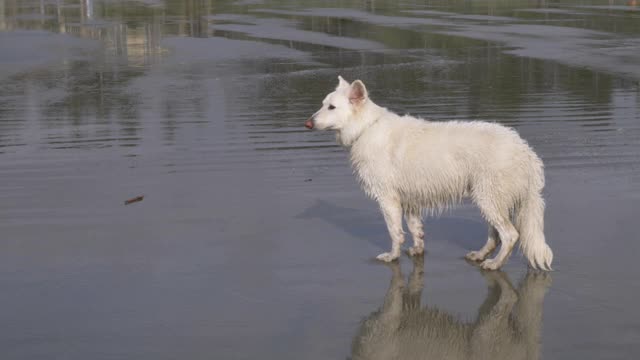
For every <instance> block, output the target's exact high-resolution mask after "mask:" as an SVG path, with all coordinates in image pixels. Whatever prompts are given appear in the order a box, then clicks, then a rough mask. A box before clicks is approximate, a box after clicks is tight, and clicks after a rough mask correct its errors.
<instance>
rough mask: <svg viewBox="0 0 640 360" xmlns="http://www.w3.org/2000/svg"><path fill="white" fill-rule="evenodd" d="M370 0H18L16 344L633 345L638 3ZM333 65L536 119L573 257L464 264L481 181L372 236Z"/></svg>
mask: <svg viewBox="0 0 640 360" xmlns="http://www.w3.org/2000/svg"><path fill="white" fill-rule="evenodd" d="M18 3H19V6H18ZM360 4H361V3H360V2H358V3H357V4H356V3H354V5H353V8H350V9H337V8H336V6H337V5H336V4H328V5H326V6H327V8H324V9H319V8H318V3H317V2H309V3H308V5H307V4H305V5H292V4H288V5H285V4H282V5H280V6H275V5H273V6H272V5H270V4H269V3H266V4H265V3H262V2H259V1H256V2H254V1H243V2H237V3H230V2H213V3H209V2H191V1H185V2H181V1H167V2H163V1H140V2H120V1H99V2H95V1H82V2H75V1H72V2H68V3H65V5H63V6H60V5H59V4H58V3H56V2H48V1H45V2H42V3H41V2H40V1H21V2H16V1H2V0H0V5H1V6H0V49H3V51H0V175H1V176H2V181H1V182H0V199H1V201H0V233H2V234H3V236H2V240H1V241H0V285H1V286H2V288H3V289H4V291H3V292H2V295H0V322H2V324H4V325H5V326H4V327H3V330H0V349H2V353H3V359H30V360H31V359H51V358H65V359H86V358H92V359H116V358H117V359H121V358H136V359H154V360H155V359H176V358H183V359H211V358H216V359H218V358H219V359H255V358H267V359H271V358H274V359H275V358H279V359H300V358H304V359H327V358H338V359H343V358H353V359H374V358H387V359H388V358H394V356H402V357H404V358H406V357H407V356H408V355H407V354H414V353H416V352H417V353H420V354H428V355H429V356H434V357H441V356H443V355H442V354H443V353H446V354H450V355H449V356H450V358H476V357H478V358H482V356H490V357H491V358H493V359H512V358H516V357H518V356H521V357H522V358H542V359H603V358H606V359H631V358H635V357H637V356H638V355H639V354H640V345H639V344H640V315H638V312H637V305H636V304H637V297H638V296H639V295H640V281H639V280H638V279H637V271H636V270H635V264H636V263H637V260H636V257H637V256H638V254H640V242H639V241H638V240H639V239H638V235H637V232H636V231H635V225H636V223H637V218H638V213H640V88H639V83H638V81H639V80H640V75H639V74H640V61H637V60H640V59H638V56H639V55H638V54H640V52H638V51H635V50H637V49H638V44H637V40H635V39H636V38H637V37H638V34H640V29H639V28H638V27H637V22H638V21H639V20H640V18H639V17H638V16H639V15H638V11H635V8H634V10H631V9H626V8H620V6H626V3H623V2H619V3H616V4H615V6H613V7H611V8H610V9H609V10H608V11H603V9H602V8H599V7H589V6H570V5H567V6H564V7H557V8H556V7H554V8H537V9H532V6H531V5H530V4H528V5H526V6H524V5H523V6H521V7H518V6H515V5H513V6H506V5H501V6H497V7H495V8H487V7H486V6H484V7H483V6H478V7H474V6H470V7H466V6H464V7H463V6H462V5H447V4H448V3H447V2H442V3H441V4H442V6H441V7H433V8H425V7H423V6H418V5H415V6H412V5H410V4H404V5H395V2H383V3H381V4H380V3H378V2H376V4H377V7H376V8H375V9H374V8H372V7H371V6H364V7H361V5H360ZM580 4H581V5H582V3H580ZM125 5H126V6H125ZM576 5H578V4H577V3H576ZM594 6H598V5H597V4H595V5H594ZM533 10H535V11H533ZM6 49H10V50H11V51H4V50H6ZM338 74H342V75H343V76H344V77H346V78H347V79H350V80H352V79H356V78H360V79H363V80H364V81H365V83H366V84H367V86H368V88H369V90H370V93H371V96H372V98H374V99H375V100H376V101H377V102H378V103H380V104H381V105H383V106H388V107H389V108H391V109H393V110H395V111H398V112H403V113H404V112H409V113H411V114H413V115H417V116H422V117H426V118H430V119H433V120H434V121H444V120H451V119H460V120H472V119H480V120H488V121H497V122H500V123H503V124H505V125H508V126H513V127H514V128H516V129H517V130H518V131H519V132H520V133H521V134H522V136H523V137H525V138H526V139H527V140H528V141H529V143H530V144H531V145H532V146H533V147H534V148H535V149H536V151H537V152H538V153H539V154H540V155H541V157H542V158H543V160H544V162H545V165H546V175H547V186H546V189H545V194H544V195H545V198H546V200H547V212H546V236H547V239H548V241H549V242H550V244H551V246H552V248H553V249H554V252H555V260H554V268H555V271H554V272H552V273H550V274H548V275H546V276H545V275H542V274H537V273H527V270H526V265H525V262H524V260H523V259H522V257H521V255H520V254H519V253H517V254H514V256H512V258H511V260H510V262H509V263H508V265H507V266H506V267H505V268H504V271H503V272H502V273H498V274H485V273H481V272H480V271H479V270H478V269H477V268H476V267H475V266H473V265H471V264H468V263H466V262H465V261H464V260H463V259H462V257H463V255H464V254H465V253H466V252H467V251H469V250H472V249H476V248H478V247H480V246H481V245H482V244H483V242H484V239H485V236H486V226H485V224H484V222H483V221H482V219H481V217H480V215H479V213H478V211H477V210H476V209H474V208H473V207H472V206H469V205H463V206H460V207H459V208H457V209H455V210H453V211H451V212H449V213H446V214H443V215H442V216H440V217H439V218H429V219H427V220H426V226H425V230H426V233H427V240H426V249H427V254H426V256H425V257H424V262H418V263H414V262H412V261H411V259H409V258H408V257H406V256H403V257H402V258H401V261H400V263H399V265H398V266H387V265H383V264H380V263H377V262H376V261H374V260H373V259H374V257H375V255H376V254H378V253H380V252H382V251H383V250H384V249H386V248H387V247H388V236H387V234H386V230H385V225H384V223H383V220H382V218H381V215H380V214H379V212H378V211H377V209H376V205H375V203H373V202H372V201H371V200H368V199H367V198H366V197H365V196H364V194H363V193H362V191H361V190H360V189H359V188H358V185H357V183H356V181H355V179H354V178H353V176H352V174H351V171H350V169H349V165H348V161H347V154H346V153H345V151H344V150H342V149H340V148H339V147H338V146H337V145H336V144H335V141H334V139H333V136H332V135H330V134H325V133H319V132H308V131H305V129H304V127H303V126H302V125H303V122H304V120H305V119H306V118H307V117H308V116H309V114H311V113H313V112H314V111H315V110H316V109H317V108H318V106H319V104H320V102H321V100H322V98H323V97H324V95H325V94H326V93H327V92H329V91H330V90H331V89H332V88H333V87H335V84H336V82H337V80H336V77H337V75H338ZM138 195H144V200H143V201H140V202H137V203H134V204H130V205H124V201H125V200H127V199H130V198H133V197H135V196H138ZM371 325H374V326H371ZM372 329H373V330H372ZM416 334H418V335H416ZM483 334H491V336H486V335H483ZM425 347H426V349H425ZM414 350H415V351H416V352H413V353H412V351H414ZM429 351H432V352H431V353H430V352H429ZM454 354H455V355H454ZM456 356H457V357H456Z"/></svg>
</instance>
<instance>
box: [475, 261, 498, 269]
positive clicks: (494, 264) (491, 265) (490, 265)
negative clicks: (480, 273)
mask: <svg viewBox="0 0 640 360" xmlns="http://www.w3.org/2000/svg"><path fill="white" fill-rule="evenodd" d="M501 265H502V264H500V262H499V261H496V260H495V259H488V260H485V261H483V262H482V264H480V267H481V268H483V269H485V270H498V269H500V266H501Z"/></svg>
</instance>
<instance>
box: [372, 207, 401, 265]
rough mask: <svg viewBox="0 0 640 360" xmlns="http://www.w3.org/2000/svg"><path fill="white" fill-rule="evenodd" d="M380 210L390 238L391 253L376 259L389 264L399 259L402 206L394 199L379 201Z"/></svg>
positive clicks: (383, 254)
mask: <svg viewBox="0 0 640 360" xmlns="http://www.w3.org/2000/svg"><path fill="white" fill-rule="evenodd" d="M380 209H381V210H382V215H384V221H385V222H386V223H387V229H388V230H389V236H391V251H390V252H387V253H382V254H380V255H378V257H377V259H378V260H382V261H384V262H390V261H393V260H395V259H397V258H399V257H400V246H401V245H402V243H403V242H404V231H403V230H402V206H401V205H400V201H397V200H395V199H382V200H380Z"/></svg>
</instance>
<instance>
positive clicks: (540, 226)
mask: <svg viewBox="0 0 640 360" xmlns="http://www.w3.org/2000/svg"><path fill="white" fill-rule="evenodd" d="M515 223H516V227H517V228H518V231H519V232H520V248H521V249H522V253H523V254H524V256H525V257H526V258H527V260H528V261H529V265H531V267H532V268H534V269H542V270H547V271H550V270H551V262H552V261H553V252H552V251H551V248H550V247H549V245H547V243H546V241H545V238H544V232H543V230H544V200H543V199H542V196H541V195H540V193H539V191H537V190H533V189H531V190H530V191H529V194H528V195H527V197H526V198H525V199H524V200H523V201H522V202H521V203H520V206H519V209H518V210H517V211H516V214H515Z"/></svg>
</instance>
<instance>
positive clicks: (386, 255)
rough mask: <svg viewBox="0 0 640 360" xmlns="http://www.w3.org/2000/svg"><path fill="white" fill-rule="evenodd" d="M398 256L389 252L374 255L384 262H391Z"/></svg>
mask: <svg viewBox="0 0 640 360" xmlns="http://www.w3.org/2000/svg"><path fill="white" fill-rule="evenodd" d="M397 258H398V255H395V256H394V255H393V254H391V253H382V254H380V255H378V256H376V259H378V260H380V261H384V262H392V261H393V260H396V259H397Z"/></svg>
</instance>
